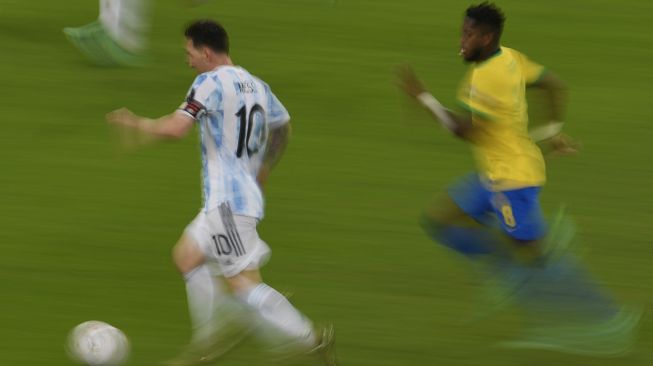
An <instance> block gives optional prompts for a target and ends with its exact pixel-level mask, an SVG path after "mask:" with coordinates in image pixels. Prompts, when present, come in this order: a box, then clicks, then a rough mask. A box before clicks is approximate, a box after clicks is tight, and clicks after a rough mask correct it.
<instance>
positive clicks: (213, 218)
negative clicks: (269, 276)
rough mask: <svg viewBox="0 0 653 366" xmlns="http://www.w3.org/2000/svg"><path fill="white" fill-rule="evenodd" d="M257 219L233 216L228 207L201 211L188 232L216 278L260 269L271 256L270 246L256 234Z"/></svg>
mask: <svg viewBox="0 0 653 366" xmlns="http://www.w3.org/2000/svg"><path fill="white" fill-rule="evenodd" d="M257 223H258V220H257V219H256V218H254V217H249V216H240V215H233V214H232V212H231V208H230V207H229V205H228V204H222V205H220V207H218V208H217V209H215V210H211V211H209V212H206V213H205V212H204V211H202V212H200V213H199V214H198V215H197V216H196V217H195V219H194V220H193V221H192V222H191V223H190V224H189V225H188V226H187V227H186V230H185V232H186V233H187V234H188V235H190V237H191V238H193V239H195V241H196V242H197V244H198V245H199V247H200V249H201V250H202V252H203V253H204V256H205V257H206V259H207V264H209V268H210V269H211V272H212V273H213V274H214V275H222V276H225V277H233V276H235V275H237V274H239V273H240V272H242V271H245V270H252V269H258V268H260V267H261V266H263V265H264V264H265V262H267V260H268V258H269V257H270V247H268V245H267V244H266V243H265V242H264V241H263V240H261V238H259V236H258V233H257V232H256V224H257Z"/></svg>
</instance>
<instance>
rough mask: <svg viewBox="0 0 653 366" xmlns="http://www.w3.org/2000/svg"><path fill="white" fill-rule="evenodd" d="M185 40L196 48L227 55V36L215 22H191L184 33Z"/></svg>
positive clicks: (202, 20) (205, 20)
mask: <svg viewBox="0 0 653 366" xmlns="http://www.w3.org/2000/svg"><path fill="white" fill-rule="evenodd" d="M184 35H185V36H186V38H188V39H190V40H191V41H193V46H195V47H196V48H199V47H202V46H205V47H208V48H210V49H212V50H213V51H215V52H218V53H229V36H228V35H227V31H226V30H225V29H224V28H223V27H222V26H221V25H220V24H218V23H217V22H215V21H213V20H210V19H200V20H196V21H194V22H192V23H191V24H190V25H188V27H186V30H185V31H184Z"/></svg>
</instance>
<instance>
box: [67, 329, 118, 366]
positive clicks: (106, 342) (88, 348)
mask: <svg viewBox="0 0 653 366" xmlns="http://www.w3.org/2000/svg"><path fill="white" fill-rule="evenodd" d="M68 353H69V354H70V356H71V357H72V358H73V359H75V360H76V361H79V362H81V363H83V364H86V365H90V366H118V365H121V364H122V363H123V362H125V361H126V360H127V356H128V355H129V340H128V339H127V336H125V333H123V332H122V331H121V330H120V329H118V328H116V327H114V326H111V325H109V324H107V323H105V322H101V321H97V320H90V321H87V322H84V323H81V324H79V325H78V326H76V327H75V328H73V330H71V331H70V334H69V335H68Z"/></svg>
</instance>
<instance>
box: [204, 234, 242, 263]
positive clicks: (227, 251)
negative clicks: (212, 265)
mask: <svg viewBox="0 0 653 366" xmlns="http://www.w3.org/2000/svg"><path fill="white" fill-rule="evenodd" d="M211 238H212V239H213V244H214V245H215V250H216V252H217V253H218V256H223V255H235V256H236V257H240V256H241V255H243V254H245V247H243V243H242V242H241V241H240V236H238V234H236V235H232V236H227V235H224V234H217V235H213V236H212V237H211Z"/></svg>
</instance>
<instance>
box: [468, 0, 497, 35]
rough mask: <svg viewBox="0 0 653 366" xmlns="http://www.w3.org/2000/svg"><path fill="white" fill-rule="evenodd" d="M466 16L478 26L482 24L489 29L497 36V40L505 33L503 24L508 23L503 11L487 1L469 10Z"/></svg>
mask: <svg viewBox="0 0 653 366" xmlns="http://www.w3.org/2000/svg"><path fill="white" fill-rule="evenodd" d="M465 16H466V17H467V18H470V19H473V20H474V22H475V23H477V24H482V25H484V26H486V27H488V28H489V30H490V31H491V32H494V33H496V34H497V38H498V37H500V36H501V33H502V32H503V23H504V22H505V21H506V17H505V15H503V12H502V11H501V9H499V7H498V6H496V5H494V4H493V3H489V2H487V1H485V2H482V3H480V4H478V5H472V6H470V7H469V8H467V11H466V12H465Z"/></svg>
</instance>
